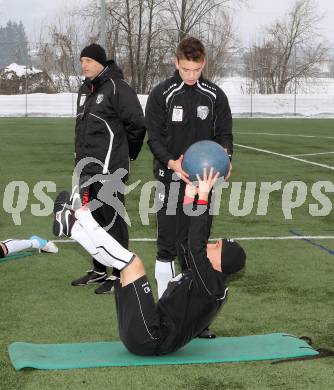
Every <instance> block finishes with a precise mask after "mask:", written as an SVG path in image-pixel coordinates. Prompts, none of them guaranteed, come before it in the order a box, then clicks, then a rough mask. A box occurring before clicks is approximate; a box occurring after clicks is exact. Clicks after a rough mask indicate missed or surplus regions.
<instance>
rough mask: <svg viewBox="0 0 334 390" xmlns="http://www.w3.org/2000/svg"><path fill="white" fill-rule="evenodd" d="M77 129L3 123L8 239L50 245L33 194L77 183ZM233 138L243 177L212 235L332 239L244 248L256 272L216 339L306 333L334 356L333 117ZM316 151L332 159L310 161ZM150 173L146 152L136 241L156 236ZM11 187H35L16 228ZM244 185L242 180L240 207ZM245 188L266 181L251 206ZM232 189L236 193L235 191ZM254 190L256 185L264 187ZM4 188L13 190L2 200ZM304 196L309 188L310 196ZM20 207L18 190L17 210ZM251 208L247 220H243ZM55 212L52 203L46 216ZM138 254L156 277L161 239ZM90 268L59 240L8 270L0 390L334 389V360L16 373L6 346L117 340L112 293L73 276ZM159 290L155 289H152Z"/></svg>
mask: <svg viewBox="0 0 334 390" xmlns="http://www.w3.org/2000/svg"><path fill="white" fill-rule="evenodd" d="M73 127H74V120H73V119H41V118H40V119H33V118H29V119H24V118H21V119H14V118H11V119H0V134H1V142H0V150H1V154H0V156H1V165H0V170H1V174H0V188H1V193H0V194H1V199H0V216H1V218H0V232H1V233H0V239H6V238H25V237H29V236H30V235H32V234H37V235H41V236H44V237H46V238H49V239H51V238H52V233H51V223H52V216H51V215H46V216H35V215H33V214H36V210H35V208H36V206H33V208H31V206H32V205H40V208H41V209H42V213H43V208H44V205H43V203H42V202H41V201H39V200H38V199H36V196H35V195H34V191H33V190H34V188H35V190H36V187H35V186H36V184H37V183H38V182H40V181H48V182H53V183H54V185H53V188H52V187H48V191H50V192H49V194H48V195H49V196H50V197H51V198H54V197H55V192H51V191H52V190H53V191H57V192H58V191H61V190H63V189H68V188H69V187H70V185H71V175H72V169H73V138H74V130H73ZM234 132H235V143H236V144H237V145H239V146H236V147H235V154H234V160H233V176H232V177H231V183H230V186H229V188H227V189H224V190H223V192H222V202H221V205H220V210H219V216H216V217H215V221H214V226H213V231H212V237H220V236H222V235H223V236H228V237H241V238H245V237H253V238H254V237H257V238H259V237H267V238H268V237H291V236H293V233H292V231H294V232H296V233H298V234H302V235H307V236H331V237H332V238H327V239H317V238H315V239H311V241H301V240H289V239H281V240H277V239H276V240H264V239H259V240H244V241H242V245H243V246H244V248H245V249H246V252H247V254H248V263H247V267H246V270H245V272H243V274H242V275H239V276H238V277H235V278H234V280H231V282H230V286H229V287H230V289H229V290H230V291H229V300H228V303H227V304H226V305H225V306H224V307H223V310H222V311H221V312H220V314H219V316H218V317H217V318H216V320H215V322H214V323H213V324H212V326H211V329H212V330H213V331H214V332H215V333H216V334H217V335H218V336H238V335H240V336H242V335H251V334H262V333H271V332H287V333H292V334H295V335H297V336H302V335H306V336H309V337H311V338H312V339H313V342H314V344H315V347H322V348H330V349H334V283H333V271H334V239H333V236H334V233H333V215H334V211H333V210H332V205H333V204H334V192H333V188H331V186H333V173H334V171H333V167H334V153H333V152H334V120H332V119H324V120H320V119H319V120H313V119H312V120H311V119H309V120H308V119H236V120H235V121H234ZM259 133H265V134H259ZM241 145H242V146H241ZM246 147H247V148H246ZM249 147H251V148H257V149H261V150H266V151H268V152H270V153H268V152H267V153H265V152H263V151H259V150H255V149H249ZM272 153H279V154H281V155H280V156H279V155H275V154H272ZM315 153H323V154H316V155H309V154H315ZM306 154H308V156H306ZM283 155H284V156H283ZM291 155H294V156H295V155H305V156H297V158H299V159H303V160H307V161H311V162H314V163H316V164H322V166H319V165H313V164H309V163H307V162H305V161H298V160H293V159H290V158H288V157H287V156H291ZM151 167H152V156H151V153H150V151H149V150H148V148H147V145H145V146H144V149H143V151H142V152H141V154H140V156H139V158H138V160H137V161H136V162H134V163H133V165H132V172H131V177H130V180H129V183H133V182H135V181H137V180H141V183H140V184H139V185H138V186H137V188H136V189H135V190H133V191H131V192H130V193H129V194H128V195H127V209H128V212H129V214H130V218H131V222H132V226H131V227H130V237H131V238H152V239H154V237H155V218H154V215H153V214H151V215H150V217H149V225H143V223H142V220H141V218H140V215H139V206H138V204H139V200H140V199H142V201H143V200H145V199H144V197H143V195H141V193H142V188H143V185H144V184H145V183H146V182H148V181H149V180H152V174H151V171H152V169H151ZM331 167H332V169H330V168H331ZM12 181H25V182H26V183H27V185H28V188H29V197H28V199H27V202H26V207H24V206H25V199H24V197H23V198H22V199H20V205H21V206H22V205H23V206H22V207H21V208H22V209H24V211H22V212H21V213H16V214H17V215H16V218H18V216H20V218H21V224H20V225H15V224H14V222H13V217H12V214H10V213H8V212H5V210H7V211H8V210H9V209H10V206H11V202H10V197H9V196H8V194H10V186H8V185H9V183H11V182H12ZM277 181H281V182H282V189H281V190H277V191H275V192H273V193H272V194H271V195H270V198H269V202H268V209H267V213H266V214H265V215H257V211H258V205H259V201H258V197H259V187H260V183H261V182H271V183H274V182H277ZM292 181H298V182H303V183H305V184H304V185H303V184H301V183H297V184H298V185H299V189H300V193H298V194H297V190H296V188H295V190H294V193H293V194H292V202H293V201H295V200H296V197H297V198H298V199H297V201H300V203H301V205H300V206H299V207H296V208H294V209H291V217H292V218H291V219H286V216H289V215H288V211H287V203H286V198H287V197H288V196H289V186H290V187H291V188H292V186H293V183H292V184H291V182H292ZM319 181H325V182H327V184H326V185H327V187H326V188H327V190H325V189H324V188H323V189H322V192H323V194H324V193H325V191H328V192H327V193H326V194H325V195H326V196H327V200H326V199H324V198H322V201H321V202H320V201H319V200H320V197H318V199H319V200H316V199H315V197H314V196H313V195H312V194H311V190H312V187H313V185H314V183H317V182H319ZM236 182H241V183H243V187H242V192H241V197H240V205H239V206H238V204H237V203H238V202H237V201H236V200H237V194H238V192H237V186H238V184H235V183H236ZM247 182H248V183H252V182H253V183H254V182H255V183H256V188H255V196H254V199H255V201H254V205H253V207H252V202H251V201H252V193H251V190H249V191H250V192H249V194H248V196H246V197H245V187H246V183H247ZM232 183H233V186H235V187H234V189H233V188H232V190H231V188H230V187H232ZM21 185H22V183H21ZM248 185H249V186H250V187H249V188H251V186H253V187H254V186H255V184H248ZM5 188H7V191H8V193H7V196H6V199H5V202H4V198H5V197H4V191H5ZM22 188H23V187H22ZM283 188H284V189H285V191H283ZM303 189H304V192H305V190H306V192H307V193H306V195H305V199H304V198H303V196H304V193H303ZM330 190H331V191H332V192H329V191H330ZM44 191H45V192H47V190H46V189H44ZM283 192H284V194H283ZM8 199H9V200H8ZM247 199H248V200H247ZM249 199H250V203H247V202H249ZM282 199H283V206H284V207H283V209H284V212H283V211H282ZM284 199H285V200H284ZM244 201H245V202H244ZM4 203H5V204H4ZM16 203H17V192H16V197H15V199H14V204H13V207H17V205H16ZM142 203H143V202H142ZM144 203H145V202H144ZM151 203H152V202H151ZM151 203H150V205H151ZM260 203H261V202H260ZM261 204H262V203H261ZM247 205H248V206H247ZM310 205H318V209H320V211H321V209H322V208H323V210H324V211H323V213H324V214H328V215H326V216H320V215H319V213H318V215H314V216H312V215H310V211H309V207H310ZM244 206H245V208H244V214H246V215H244V216H242V215H240V214H242V209H243V207H244ZM247 207H248V210H247ZM314 208H315V209H316V208H317V207H315V206H311V209H312V210H313V209H314ZM49 209H50V207H49V206H48V207H46V210H44V214H47V213H48V210H49ZM144 209H145V208H144ZM32 210H33V212H32ZM238 210H239V211H238ZM240 210H241V211H240ZM144 214H145V213H144ZM316 214H317V213H316ZM16 221H18V220H16ZM130 247H131V249H132V250H133V251H135V252H137V253H138V254H139V256H140V257H141V258H143V259H145V265H146V268H147V272H148V275H149V277H150V278H151V281H152V282H153V266H154V258H155V242H141V241H139V242H138V241H134V242H131V244H130ZM89 268H90V261H89V257H88V256H87V255H86V253H85V252H84V251H83V250H82V249H81V248H79V247H78V246H77V244H73V243H60V244H59V253H58V254H57V255H51V254H49V255H47V254H41V255H40V254H35V255H34V256H30V257H26V258H23V259H17V260H12V261H8V262H5V263H0V308H1V310H0V315H1V317H0V318H1V319H0V340H1V343H0V345H1V347H0V389H1V390H2V389H3V390H9V389H15V390H21V389H22V390H23V389H24V390H26V389H29V390H39V389H46V390H48V389H55V390H62V389H98V390H100V389H103V388H107V389H153V388H155V389H165V388H166V389H167V388H168V389H294V390H295V389H313V390H317V389H321V390H327V389H332V388H334V359H333V358H324V359H319V360H310V361H298V362H289V363H282V364H277V365H276V364H275V365H272V364H271V363H270V362H268V361H267V362H266V361H265V362H250V363H229V364H216V365H215V364H213V365H190V366H161V367H137V368H136V367H133V368H132V367H127V368H99V369H80V370H71V371H57V372H56V371H34V370H25V371H22V372H15V371H14V369H13V368H12V366H11V364H10V362H9V358H8V355H7V346H8V344H10V343H11V342H14V341H26V342H35V343H70V342H84V341H102V340H104V341H109V340H118V333H117V322H116V317H115V310H114V302H113V297H112V296H110V295H105V296H98V295H96V294H94V286H88V287H71V286H70V281H71V280H72V279H74V278H76V277H78V276H81V274H82V273H83V272H84V271H86V270H87V269H89ZM152 287H153V290H155V286H154V283H152Z"/></svg>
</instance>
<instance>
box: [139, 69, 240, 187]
mask: <svg viewBox="0 0 334 390" xmlns="http://www.w3.org/2000/svg"><path fill="white" fill-rule="evenodd" d="M145 121H146V128H147V132H148V144H149V147H150V149H151V151H152V153H153V155H154V175H155V177H156V178H157V179H158V180H161V181H170V180H171V176H172V173H173V172H172V171H171V170H169V169H168V168H167V163H168V161H169V160H176V159H178V158H179V157H180V155H181V154H184V152H185V151H186V150H187V148H188V147H189V146H190V145H192V144H193V143H195V142H197V141H201V140H212V141H216V142H218V143H219V144H221V145H222V146H223V147H225V148H226V149H227V151H228V154H229V155H230V156H232V153H233V136H232V115H231V109H230V106H229V103H228V99H227V97H226V95H225V93H224V92H223V91H222V90H221V89H220V88H219V87H218V86H217V85H216V84H214V83H212V82H210V81H208V80H206V79H204V78H203V77H200V79H199V80H198V81H197V83H196V84H195V85H193V86H189V85H187V84H185V83H184V82H183V81H182V79H181V77H180V75H179V72H178V71H176V72H175V73H174V76H173V77H171V78H169V79H167V80H165V81H163V82H161V83H160V84H158V85H157V86H156V87H154V89H153V90H152V92H151V93H150V95H149V97H148V101H147V104H146V114H145Z"/></svg>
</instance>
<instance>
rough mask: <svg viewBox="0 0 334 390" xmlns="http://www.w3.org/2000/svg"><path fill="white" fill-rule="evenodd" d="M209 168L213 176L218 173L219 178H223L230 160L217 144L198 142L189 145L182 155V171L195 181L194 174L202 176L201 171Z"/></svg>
mask: <svg viewBox="0 0 334 390" xmlns="http://www.w3.org/2000/svg"><path fill="white" fill-rule="evenodd" d="M210 167H212V168H213V169H214V174H215V173H216V172H219V173H220V174H219V177H225V176H226V175H227V173H228V171H229V168H230V159H229V157H228V155H227V153H226V152H225V150H224V148H223V147H222V146H221V145H219V144H218V143H217V142H213V141H198V142H195V143H194V144H193V145H191V146H190V147H189V148H188V149H187V150H186V152H185V153H184V158H183V161H182V169H183V170H184V171H186V172H187V173H188V174H189V179H190V180H191V181H195V180H197V178H196V174H198V175H199V176H200V177H202V176H203V169H204V168H207V173H209V171H210Z"/></svg>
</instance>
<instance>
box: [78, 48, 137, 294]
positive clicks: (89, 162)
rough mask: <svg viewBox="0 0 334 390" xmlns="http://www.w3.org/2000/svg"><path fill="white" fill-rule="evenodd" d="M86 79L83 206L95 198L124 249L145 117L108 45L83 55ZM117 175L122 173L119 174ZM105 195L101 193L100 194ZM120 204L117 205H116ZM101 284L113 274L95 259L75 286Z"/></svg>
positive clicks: (98, 212) (101, 218)
mask: <svg viewBox="0 0 334 390" xmlns="http://www.w3.org/2000/svg"><path fill="white" fill-rule="evenodd" d="M80 62H81V67H82V72H83V76H84V77H85V80H84V82H83V84H82V86H81V88H80V90H79V94H78V100H77V117H76V126H75V159H76V161H75V162H76V168H77V170H78V167H80V169H79V176H80V177H79V184H78V186H77V187H76V188H74V189H73V194H72V202H74V200H75V199H76V196H75V194H76V195H77V194H79V196H80V200H81V204H87V203H88V202H94V201H95V204H96V202H99V203H98V206H97V208H96V207H94V208H96V209H95V210H94V211H93V212H92V214H93V217H94V219H95V220H96V221H97V222H98V224H99V225H101V226H102V227H104V228H105V229H106V230H107V232H108V233H109V234H110V235H111V236H113V237H114V238H115V239H116V240H117V241H118V242H120V243H121V244H122V245H123V247H125V248H127V247H128V241H129V235H128V229H127V224H126V222H125V221H124V214H125V208H124V207H125V206H124V180H126V179H127V173H128V172H129V161H130V160H135V159H136V158H137V156H138V154H139V152H140V150H141V147H142V144H143V140H144V137H145V124H144V115H143V111H142V108H141V105H140V103H139V100H138V97H137V95H136V92H135V91H134V90H133V89H132V88H131V87H130V86H129V85H128V84H127V83H126V82H125V81H124V77H123V73H122V71H121V69H120V68H119V67H118V66H117V64H116V63H115V62H114V61H113V60H109V61H107V56H106V52H105V50H104V48H103V47H102V46H100V45H98V44H96V43H93V44H91V45H89V46H86V47H85V48H84V49H83V50H82V52H81V54H80ZM117 173H118V176H115V175H116V174H117ZM102 194H103V196H102ZM116 206H117V207H116ZM92 283H103V284H102V285H101V286H99V287H98V288H97V289H96V290H95V292H96V293H97V294H101V293H111V292H113V289H114V288H113V285H114V278H113V277H112V276H110V277H108V275H107V271H106V267H105V266H104V265H103V264H100V263H99V262H97V261H96V260H95V259H94V258H93V268H92V269H91V270H90V271H88V272H87V273H86V274H85V275H84V276H82V277H80V278H79V279H76V280H73V281H72V285H73V286H83V285H87V284H92Z"/></svg>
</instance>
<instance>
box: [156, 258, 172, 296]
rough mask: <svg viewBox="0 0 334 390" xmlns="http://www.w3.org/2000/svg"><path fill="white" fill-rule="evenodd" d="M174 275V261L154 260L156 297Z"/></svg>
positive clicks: (160, 294) (162, 291)
mask: <svg viewBox="0 0 334 390" xmlns="http://www.w3.org/2000/svg"><path fill="white" fill-rule="evenodd" d="M174 277H175V262H174V261H168V262H165V261H159V260H156V261H155V280H156V281H157V287H158V297H159V299H160V298H161V296H162V294H163V293H164V292H165V290H166V288H167V285H168V283H169V282H170V281H171V279H173V278H174Z"/></svg>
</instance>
